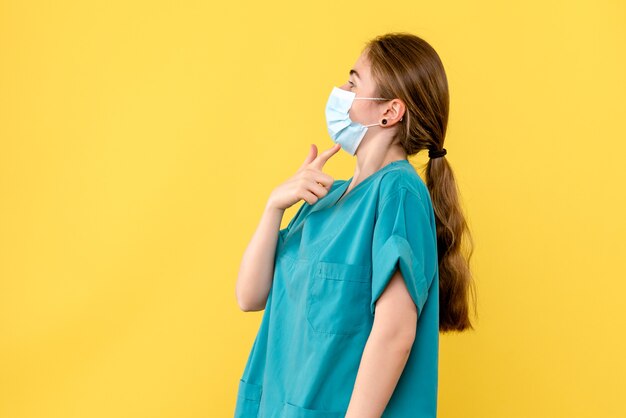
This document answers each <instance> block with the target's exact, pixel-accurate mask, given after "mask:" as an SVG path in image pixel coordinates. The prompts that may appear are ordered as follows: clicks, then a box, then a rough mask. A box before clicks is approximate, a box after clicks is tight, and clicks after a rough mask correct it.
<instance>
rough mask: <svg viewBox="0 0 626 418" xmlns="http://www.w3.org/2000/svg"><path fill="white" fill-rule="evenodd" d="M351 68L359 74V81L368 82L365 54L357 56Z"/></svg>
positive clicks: (368, 70)
mask: <svg viewBox="0 0 626 418" xmlns="http://www.w3.org/2000/svg"><path fill="white" fill-rule="evenodd" d="M352 68H353V69H355V70H356V71H357V72H358V73H359V78H360V79H361V81H364V82H369V81H370V64H369V61H368V59H367V56H366V55H365V53H362V54H361V55H359V57H358V58H357V60H356V62H355V63H354V65H353V66H352Z"/></svg>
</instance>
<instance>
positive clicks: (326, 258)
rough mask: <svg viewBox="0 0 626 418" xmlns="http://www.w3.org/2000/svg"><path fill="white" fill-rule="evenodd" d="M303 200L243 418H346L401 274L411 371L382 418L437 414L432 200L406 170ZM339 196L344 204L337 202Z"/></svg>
mask: <svg viewBox="0 0 626 418" xmlns="http://www.w3.org/2000/svg"><path fill="white" fill-rule="evenodd" d="M351 180H352V178H350V179H348V180H335V182H334V183H333V185H332V187H331V189H330V190H329V192H328V194H327V195H326V196H324V197H322V198H321V199H319V200H318V201H317V202H316V203H315V204H313V205H310V204H308V203H307V202H304V203H303V204H302V206H301V207H300V208H299V209H298V211H297V213H296V215H295V216H294V217H293V219H292V220H291V221H290V222H289V225H288V226H287V227H286V228H284V229H281V230H280V232H279V238H278V242H277V247H276V257H275V265H274V278H273V283H272V287H271V289H270V292H269V295H268V298H267V302H266V306H265V311H264V314H263V318H262V321H261V325H260V329H259V331H258V334H257V336H256V339H255V340H254V344H253V346H252V350H251V352H250V355H249V358H248V361H247V363H246V366H245V369H244V372H243V376H242V377H241V379H240V380H239V387H238V394H237V402H236V407H235V417H236V418H253V417H254V418H257V417H258V418H261V417H262V418H276V417H281V418H316V417H319V418H322V417H324V418H339V417H344V416H345V413H346V410H347V409H348V404H349V402H350V397H351V394H352V391H353V389H354V383H355V379H356V376H357V372H358V369H359V364H360V361H361V356H362V354H363V350H364V348H365V344H366V342H367V339H368V336H369V334H370V331H371V330H372V325H373V322H374V315H375V314H376V309H375V308H376V305H375V303H376V301H377V299H378V298H379V297H380V295H381V294H382V292H383V290H384V289H385V286H386V285H387V284H388V283H389V281H390V279H391V277H392V276H393V274H394V272H395V270H396V269H397V268H399V269H400V271H401V273H402V277H403V278H404V280H405V283H406V285H407V288H408V291H409V294H410V296H411V298H412V299H413V302H414V303H415V305H416V307H417V311H418V321H417V325H416V336H415V341H414V343H413V346H412V348H411V353H410V355H409V358H408V360H407V363H406V366H405V368H404V370H403V372H402V375H401V376H400V379H399V381H398V383H397V385H396V388H395V390H394V392H393V395H392V396H391V398H390V400H389V403H388V404H387V407H386V409H385V411H384V413H383V415H382V417H388V418H430V417H435V416H436V412H437V378H438V375H437V369H438V351H439V272H438V262H437V239H436V234H435V218H434V213H433V208H432V202H431V199H430V195H429V193H428V189H427V188H426V185H425V184H424V182H423V181H422V179H421V178H420V176H419V175H418V174H417V172H416V171H415V169H414V168H413V166H412V165H411V164H410V163H409V161H408V160H397V161H394V162H392V163H390V164H387V165H385V166H384V167H382V168H381V169H379V170H378V171H376V172H375V173H373V174H371V175H370V176H369V177H367V178H365V179H364V180H363V181H361V182H360V183H359V184H357V185H356V186H355V187H354V188H353V189H352V190H351V191H349V192H347V193H346V194H345V195H344V196H343V197H341V196H342V195H343V194H344V192H345V191H346V189H347V188H348V186H349V185H350V182H351ZM340 197H341V199H340Z"/></svg>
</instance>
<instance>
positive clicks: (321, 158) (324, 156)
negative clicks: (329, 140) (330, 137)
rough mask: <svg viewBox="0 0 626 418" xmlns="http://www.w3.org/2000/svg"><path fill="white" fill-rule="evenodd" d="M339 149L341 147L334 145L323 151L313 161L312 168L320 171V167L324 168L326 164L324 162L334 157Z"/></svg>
mask: <svg viewBox="0 0 626 418" xmlns="http://www.w3.org/2000/svg"><path fill="white" fill-rule="evenodd" d="M340 149H341V145H340V144H335V145H333V146H332V147H331V148H329V149H327V150H325V151H324V152H322V153H321V154H319V155H318V156H317V158H316V159H315V160H314V161H313V163H312V164H313V166H314V167H315V168H317V169H318V170H321V169H322V167H324V164H326V162H327V161H328V159H329V158H330V157H332V156H333V155H335V154H336V153H337V151H339V150H340Z"/></svg>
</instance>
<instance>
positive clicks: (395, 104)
mask: <svg viewBox="0 0 626 418" xmlns="http://www.w3.org/2000/svg"><path fill="white" fill-rule="evenodd" d="M404 112H406V105H405V104H404V102H403V101H402V100H400V99H393V100H391V101H390V102H388V103H387V110H385V113H384V114H383V115H384V117H385V118H386V119H387V125H385V126H390V125H393V124H395V123H397V122H399V121H400V119H402V118H403V116H404Z"/></svg>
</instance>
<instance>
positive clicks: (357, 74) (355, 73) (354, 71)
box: [350, 68, 361, 80]
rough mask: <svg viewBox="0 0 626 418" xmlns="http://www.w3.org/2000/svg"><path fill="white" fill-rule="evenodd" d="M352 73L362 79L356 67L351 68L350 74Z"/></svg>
mask: <svg viewBox="0 0 626 418" xmlns="http://www.w3.org/2000/svg"><path fill="white" fill-rule="evenodd" d="M352 74H354V75H355V76H357V77H359V80H360V79H361V76H359V73H357V72H356V70H355V69H354V68H353V69H351V70H350V75H352Z"/></svg>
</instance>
